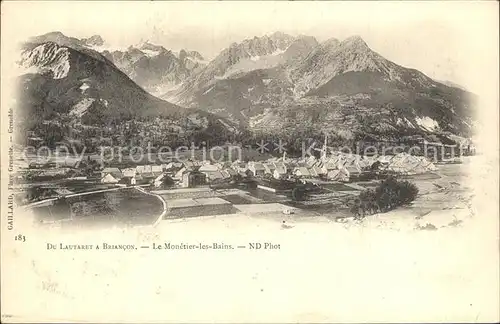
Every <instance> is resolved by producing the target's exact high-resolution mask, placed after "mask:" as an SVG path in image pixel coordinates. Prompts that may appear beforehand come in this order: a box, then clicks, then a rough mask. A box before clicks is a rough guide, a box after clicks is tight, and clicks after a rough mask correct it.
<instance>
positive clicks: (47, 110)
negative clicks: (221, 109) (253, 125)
mask: <svg viewBox="0 0 500 324" xmlns="http://www.w3.org/2000/svg"><path fill="white" fill-rule="evenodd" d="M54 40H57V39H54ZM61 43H63V44H64V45H61V44H57V43H55V42H45V43H34V42H29V43H27V44H25V47H24V51H23V53H22V57H21V60H20V64H21V65H22V66H24V67H25V68H26V69H27V70H26V72H27V73H25V74H24V75H22V76H21V77H20V86H21V91H20V95H19V100H18V102H19V110H20V111H21V112H22V114H23V115H24V118H23V122H24V123H23V124H24V128H25V129H26V130H34V131H36V132H39V133H40V134H38V135H41V136H42V137H43V135H44V134H45V135H47V127H48V126H47V127H46V126H44V125H56V126H58V127H59V131H61V132H63V133H64V131H62V130H61V129H62V128H67V126H68V125H71V126H72V130H71V131H72V132H73V135H75V131H76V130H78V129H86V128H88V127H87V126H89V127H91V128H92V127H96V126H99V125H107V127H109V128H110V129H109V130H110V132H111V133H113V132H116V131H120V130H124V129H125V128H126V127H125V126H126V124H127V123H129V122H134V121H142V122H143V127H144V128H146V127H148V124H147V123H149V126H152V125H156V126H158V127H163V128H164V129H171V130H172V132H177V133H193V134H195V133H196V132H204V131H206V130H207V129H208V128H213V129H211V130H210V132H221V133H224V132H226V131H227V130H228V129H227V127H226V126H225V124H224V122H223V121H220V119H219V118H216V117H214V116H213V115H211V114H209V113H207V112H203V111H199V110H192V109H184V108H181V107H179V106H176V105H174V104H171V103H169V102H166V101H164V100H161V99H159V98H156V97H154V96H152V95H150V94H149V93H147V92H146V91H145V90H143V89H142V88H141V87H139V86H137V84H135V83H134V82H133V81H132V80H130V78H129V77H128V76H127V75H126V74H125V73H124V72H122V71H120V70H119V69H118V68H117V67H116V66H115V65H114V64H113V63H111V62H110V61H109V60H108V59H107V58H105V57H104V56H103V55H101V54H99V53H97V52H95V51H92V50H90V49H87V48H84V49H82V48H80V45H78V44H77V45H72V44H71V43H68V42H67V41H66V39H63V41H62V42H61ZM70 44H71V45H70ZM146 121H148V122H147V123H146ZM226 124H227V123H226ZM86 125H87V126H86ZM56 128H57V127H56ZM41 133H44V134H41ZM60 135H61V134H60ZM63 135H64V136H70V137H71V134H68V133H65V134H63ZM63 135H61V136H59V137H64V136H63ZM46 139H47V138H46Z"/></svg>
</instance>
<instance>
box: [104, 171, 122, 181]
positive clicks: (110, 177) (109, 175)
mask: <svg viewBox="0 0 500 324" xmlns="http://www.w3.org/2000/svg"><path fill="white" fill-rule="evenodd" d="M119 181H120V179H119V178H116V177H114V176H113V174H112V173H104V175H103V176H102V177H101V183H118V182H119Z"/></svg>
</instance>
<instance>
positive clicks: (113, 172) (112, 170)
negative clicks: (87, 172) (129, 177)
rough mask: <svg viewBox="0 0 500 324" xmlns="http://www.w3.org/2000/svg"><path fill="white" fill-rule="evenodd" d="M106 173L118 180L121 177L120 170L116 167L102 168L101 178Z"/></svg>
mask: <svg viewBox="0 0 500 324" xmlns="http://www.w3.org/2000/svg"><path fill="white" fill-rule="evenodd" d="M108 173H109V174H111V175H112V176H113V177H114V178H116V179H118V180H119V179H121V178H122V177H123V174H122V172H121V171H120V169H118V168H104V169H103V170H102V171H101V178H102V177H104V176H105V175H106V174H108Z"/></svg>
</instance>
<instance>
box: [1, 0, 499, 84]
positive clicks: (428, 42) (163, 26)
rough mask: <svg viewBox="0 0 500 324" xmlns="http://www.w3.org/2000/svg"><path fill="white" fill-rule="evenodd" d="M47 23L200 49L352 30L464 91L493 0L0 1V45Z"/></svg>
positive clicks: (485, 39)
mask: <svg viewBox="0 0 500 324" xmlns="http://www.w3.org/2000/svg"><path fill="white" fill-rule="evenodd" d="M51 31H61V32H63V33H64V34H66V35H68V36H73V37H78V38H83V37H90V36H92V35H94V34H99V35H101V36H102V37H103V38H104V39H105V41H106V42H107V43H108V44H110V45H112V46H120V47H127V46H129V45H131V44H137V43H139V42H141V41H145V40H149V41H150V42H152V43H155V44H160V45H163V46H164V47H166V48H168V49H172V50H175V51H177V50H180V49H181V48H185V49H190V50H197V51H199V52H200V53H201V54H202V55H204V56H205V57H206V58H213V57H215V56H216V55H217V53H219V52H220V51H221V50H222V49H224V48H226V47H227V46H229V45H230V44H231V43H232V42H240V41H242V40H243V39H245V38H251V37H254V36H262V35H265V34H270V33H272V32H274V31H282V32H285V33H289V34H291V35H299V34H304V35H311V36H315V37H316V38H317V39H318V41H324V40H326V39H329V38H332V37H334V38H337V39H339V40H342V39H344V38H347V37H349V36H352V35H359V36H361V37H362V38H363V39H364V40H365V42H366V43H367V44H368V46H369V47H370V48H372V49H373V50H374V51H376V52H378V53H380V54H381V55H382V56H384V57H385V58H387V59H389V60H391V61H393V62H395V63H397V64H400V65H403V66H406V67H411V68H416V69H418V70H420V71H422V72H424V73H425V74H427V75H428V76H430V77H432V78H435V79H438V80H448V81H451V82H454V83H457V84H460V85H462V86H464V87H466V88H468V89H470V90H472V91H479V90H480V88H481V82H482V81H481V78H480V77H478V74H480V73H481V71H485V73H486V72H488V71H491V68H492V67H491V64H492V62H493V63H496V64H497V65H498V3H496V2H493V1H491V2H488V1H486V2H483V1H481V2H478V1H476V2H467V1H461V2H454V1H439V2H430V1H429V2H411V1H410V2H406V1H405V2H399V1H398V2H396V1H394V2H375V1H367V2H364V1H353V2H347V1H345V2H344V1H332V2H326V1H324V2H323V1H314V2H311V1H307V2H306V1H304V2H300V1H294V2H288V1H278V2H272V1H266V2H254V1H243V2H238V1H231V2H227V1H216V2H211V1H204V2H191V1H189V2H180V1H179V2H176V1H168V2H156V1H137V2H136V1H125V2H118V1H109V2H107V1H95V2H90V1H89V2H86V1H77V2H62V1H36V2H23V1H16V2H14V1H3V2H2V45H4V44H11V43H12V42H13V41H14V40H16V41H19V40H23V39H26V38H28V37H30V36H33V35H40V34H44V33H47V32H51ZM493 34H495V35H496V40H495V41H493V42H492V41H491V39H492V38H491V36H492V35H493ZM493 39H494V38H493ZM471 75H474V76H475V77H474V78H471Z"/></svg>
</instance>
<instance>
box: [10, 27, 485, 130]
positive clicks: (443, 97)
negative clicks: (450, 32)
mask: <svg viewBox="0 0 500 324" xmlns="http://www.w3.org/2000/svg"><path fill="white" fill-rule="evenodd" d="M20 64H21V65H22V66H24V67H26V68H29V72H30V73H27V74H25V75H23V76H22V77H21V82H22V85H23V87H24V91H22V96H21V97H22V99H23V100H21V101H22V104H23V106H24V107H23V109H24V110H26V111H29V112H33V113H36V115H37V116H40V118H38V119H37V121H36V122H32V123H35V124H36V123H38V124H39V123H40V122H42V123H43V121H45V122H46V121H47V118H50V117H51V116H54V114H59V115H65V116H69V117H72V118H73V120H77V122H79V123H82V124H86V125H94V124H96V123H99V122H102V121H103V120H105V119H106V118H111V119H123V120H134V119H137V118H139V117H140V118H155V117H158V118H162V119H168V120H169V123H173V124H176V125H183V126H182V127H181V126H179V127H181V128H182V129H183V131H187V132H191V131H192V130H193V129H196V130H198V131H199V130H200V129H202V128H203V129H205V130H206V129H207V128H210V127H214V131H212V133H214V132H218V133H219V134H227V133H228V132H230V133H231V132H232V133H235V132H236V133H237V132H239V131H241V130H249V131H251V132H268V133H282V132H288V133H290V132H294V131H295V130H297V129H305V128H315V129H317V130H321V131H324V132H329V133H332V134H334V135H337V136H339V137H342V138H345V139H353V138H359V137H360V136H361V137H362V136H363V135H368V136H372V137H377V136H378V137H383V136H385V135H390V136H397V134H419V135H428V134H455V135H460V136H470V135H471V133H472V131H473V124H474V119H473V113H472V108H471V107H472V106H474V104H475V102H476V98H475V95H473V94H472V93H470V92H468V91H466V90H464V89H462V88H459V87H457V86H453V85H452V84H450V83H448V84H444V83H443V82H438V81H436V80H433V79H432V78H430V77H428V76H426V75H425V74H423V73H421V72H419V71H418V70H415V69H411V68H405V67H402V66H400V65H398V64H396V63H394V62H391V61H389V60H387V59H385V58H384V57H382V56H381V55H380V54H378V53H376V52H375V51H373V50H372V49H370V47H369V46H368V45H367V44H366V42H365V41H364V40H363V39H362V38H361V37H359V36H353V37H349V38H347V39H345V40H342V41H339V40H337V39H335V38H331V39H328V40H326V41H324V42H318V41H317V40H316V39H315V38H314V37H312V36H305V35H300V36H291V35H287V34H285V33H282V32H275V33H273V34H269V35H264V36H262V37H253V38H249V39H245V40H243V41H241V42H239V43H233V44H230V46H229V47H227V48H225V49H223V50H222V51H221V52H220V53H219V55H217V56H216V57H215V58H214V59H212V60H211V61H208V62H207V61H205V60H204V58H203V56H202V55H201V54H200V53H198V52H196V51H190V50H180V51H179V52H174V51H172V50H168V49H166V48H165V47H163V46H160V45H155V44H152V43H150V42H148V41H146V42H143V43H141V44H139V45H134V46H129V47H128V48H127V49H123V50H111V49H109V48H108V47H106V43H105V41H104V40H103V39H102V38H101V37H100V36H98V35H95V36H92V37H89V38H84V39H77V38H74V37H67V36H65V35H63V34H62V33H59V32H54V33H49V34H45V35H42V36H37V37H33V38H31V39H30V40H28V41H26V42H25V43H24V44H23V54H22V57H21V60H20ZM160 93H161V95H160V97H161V99H159V98H157V97H155V96H153V94H156V95H159V94H160ZM193 114H194V115H196V116H197V117H196V118H198V119H199V118H201V119H204V120H205V122H204V123H201V124H199V123H198V124H199V125H198V124H196V123H195V124H196V125H194V126H193V125H191V126H190V124H189V122H188V121H189V120H192V118H191V117H192V116H193ZM190 116H191V117H190ZM69 117H68V118H69ZM196 118H195V119H196ZM208 121H210V122H208ZM200 125H204V126H203V127H202V126H200ZM162 127H163V126H162ZM165 127H166V126H165ZM193 127H194V128H193Z"/></svg>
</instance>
